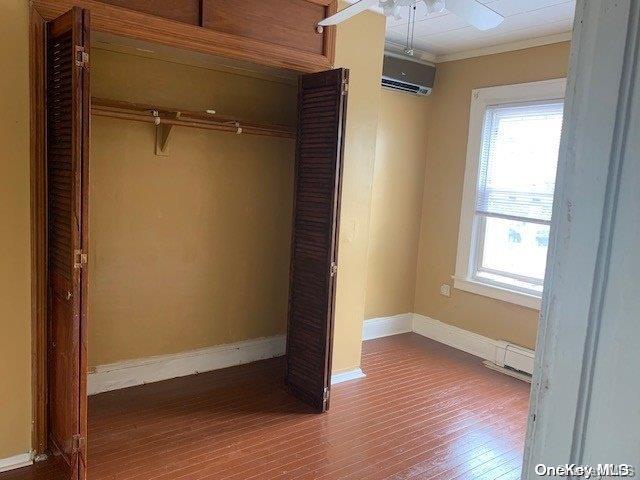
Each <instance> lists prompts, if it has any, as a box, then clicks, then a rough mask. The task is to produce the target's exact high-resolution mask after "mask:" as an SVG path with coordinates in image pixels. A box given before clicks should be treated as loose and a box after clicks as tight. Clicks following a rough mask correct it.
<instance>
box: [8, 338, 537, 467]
mask: <svg viewBox="0 0 640 480" xmlns="http://www.w3.org/2000/svg"><path fill="white" fill-rule="evenodd" d="M362 360H363V361H362V368H363V370H364V372H365V373H366V374H367V377H366V378H364V379H360V380H353V381H350V382H345V383H342V384H339V385H336V386H334V387H333V389H332V398H331V409H330V411H329V413H327V414H324V415H318V414H315V413H312V412H311V411H310V410H309V409H308V408H307V407H306V406H305V405H304V404H302V403H300V402H298V401H297V400H295V399H294V398H293V397H291V396H289V395H288V394H287V393H286V392H285V391H284V390H283V388H282V386H281V378H282V371H283V365H284V364H283V359H282V358H278V359H273V360H266V361H261V362H256V363H253V364H249V365H242V366H238V367H232V368H228V369H224V370H218V371H216V372H210V373H203V374H200V375H194V376H190V377H184V378H179V379H173V380H168V381H164V382H159V383H155V384H149V385H144V386H141V387H133V388H128V389H125V390H119V391H115V392H109V393H104V394H101V395H96V396H94V397H91V399H90V402H89V456H88V462H89V480H107V479H109V480H112V479H113V480H116V479H117V480H134V479H135V480H151V479H153V480H178V479H180V480H196V479H242V480H247V479H254V478H255V479H269V480H271V479H320V478H323V479H338V478H353V479H359V480H360V479H385V478H395V479H400V478H402V479H406V478H411V479H418V478H424V479H442V480H448V479H453V478H456V479H474V480H478V479H483V480H495V479H500V480H512V479H513V480H515V479H519V478H520V468H521V466H520V464H521V461H522V451H523V442H524V436H525V429H526V419H527V409H528V401H529V385H528V384H526V383H524V382H522V381H520V380H516V379H513V378H511V377H508V376H505V375H502V374H500V373H497V372H494V371H491V370H489V369H487V368H485V367H484V366H482V364H481V362H480V360H479V359H478V358H476V357H473V356H471V355H467V354H465V353H462V352H460V351H457V350H455V349H452V348H450V347H447V346H444V345H441V344H439V343H436V342H433V341H431V340H428V339H425V338H423V337H420V336H418V335H416V334H405V335H397V336H393V337H386V338H382V339H378V340H371V341H368V342H365V343H364V346H363V356H362ZM7 479H12V480H14V479H16V480H17V479H20V480H27V479H29V480H31V479H33V480H35V479H37V480H41V479H42V480H44V479H46V480H53V479H55V480H57V479H56V476H55V467H54V466H52V465H50V464H49V465H46V464H44V465H43V464H38V465H37V466H35V467H29V468H25V469H22V470H16V471H13V472H8V473H5V474H0V480H7Z"/></svg>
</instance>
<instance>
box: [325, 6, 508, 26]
mask: <svg viewBox="0 0 640 480" xmlns="http://www.w3.org/2000/svg"><path fill="white" fill-rule="evenodd" d="M420 2H424V3H425V5H426V6H427V11H428V12H429V13H439V12H442V11H444V10H445V9H446V10H448V11H449V12H451V13H453V14H454V15H457V16H458V17H460V18H462V19H463V20H465V21H466V22H467V23H469V24H470V25H473V26H474V27H476V28H477V29H478V30H489V29H490V28H494V27H497V26H498V25H500V23H502V21H503V20H504V17H503V16H502V15H500V14H499V13H497V12H494V11H493V10H492V9H490V8H489V7H487V6H486V5H484V4H482V3H480V2H478V1H477V0H359V1H358V2H356V3H354V4H353V5H350V6H348V7H347V8H344V9H342V10H340V11H339V12H338V13H336V14H335V15H332V16H330V17H327V18H325V19H324V20H322V21H321V22H319V23H318V26H320V27H326V26H329V25H337V24H339V23H341V22H344V21H345V20H347V19H349V18H351V17H353V16H355V15H357V14H359V13H360V12H364V11H365V10H367V9H369V8H371V7H376V6H378V7H380V8H382V11H383V12H384V14H385V15H386V16H387V17H395V18H396V19H398V20H399V19H400V9H401V8H402V7H415V6H416V5H417V4H418V3H420Z"/></svg>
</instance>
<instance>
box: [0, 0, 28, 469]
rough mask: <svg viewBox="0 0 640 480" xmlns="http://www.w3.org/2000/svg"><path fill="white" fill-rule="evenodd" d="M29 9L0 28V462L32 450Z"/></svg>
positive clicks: (12, 14)
mask: <svg viewBox="0 0 640 480" xmlns="http://www.w3.org/2000/svg"><path fill="white" fill-rule="evenodd" d="M27 29H28V3H27V2H24V1H21V0H6V1H4V2H3V3H2V22H1V25H0V43H1V44H2V45H4V47H3V48H1V49H0V65H2V69H3V73H2V75H0V108H1V109H2V112H3V114H2V116H1V117H0V217H2V219H3V222H4V223H3V227H2V235H0V272H2V274H1V276H0V332H1V333H0V459H2V458H6V457H9V456H13V455H17V454H21V453H25V452H27V451H28V450H30V448H31V358H30V355H31V297H30V295H31V293H30V292H31V290H30V288H31V287H30V281H31V280H30V278H31V275H30V273H31V265H30V244H29V228H30V227H29V71H28V69H29V63H28V62H29V56H28V35H27Z"/></svg>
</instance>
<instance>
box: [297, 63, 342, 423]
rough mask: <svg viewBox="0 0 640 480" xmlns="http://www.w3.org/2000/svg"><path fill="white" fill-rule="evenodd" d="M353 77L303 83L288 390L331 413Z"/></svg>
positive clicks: (332, 74)
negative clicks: (346, 137) (341, 215)
mask: <svg viewBox="0 0 640 480" xmlns="http://www.w3.org/2000/svg"><path fill="white" fill-rule="evenodd" d="M348 78H349V71H348V70H346V69H337V70H330V71H327V72H320V73H315V74H310V75H303V76H301V77H300V80H299V84H298V140H297V151H296V167H295V171H296V175H295V191H294V196H295V198H294V211H293V233H292V245H291V269H290V286H289V319H288V328H287V355H286V371H285V384H286V386H287V388H288V389H289V391H290V392H291V393H293V394H294V395H295V396H297V397H298V398H300V399H302V400H303V401H305V402H307V403H309V404H311V405H312V406H313V407H314V408H315V409H317V410H318V411H320V412H324V411H326V410H327V409H328V408H329V392H330V386H331V385H330V383H331V347H332V342H333V315H334V300H335V280H336V275H337V271H338V268H337V254H338V224H339V212H340V190H341V172H342V156H343V142H344V126H345V116H346V105H347V86H348Z"/></svg>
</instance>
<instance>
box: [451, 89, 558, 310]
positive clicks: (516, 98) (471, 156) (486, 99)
mask: <svg viewBox="0 0 640 480" xmlns="http://www.w3.org/2000/svg"><path fill="white" fill-rule="evenodd" d="M566 83H567V81H566V79H565V78H558V79H553V80H544V81H541V82H531V83H520V84H516V85H502V86H498V87H488V88H478V89H475V90H473V91H472V92H471V110H470V114H469V138H468V141H467V161H466V162H467V163H466V167H465V174H464V187H463V193H462V208H461V211H460V230H459V233H458V253H457V257H456V271H455V275H454V276H453V286H454V288H457V289H459V290H464V291H467V292H471V293H475V294H478V295H483V296H486V297H490V298H495V299H497V300H503V301H505V302H510V303H515V304H517V305H522V306H524V307H528V308H533V309H536V310H540V299H541V295H535V294H529V293H524V292H520V291H518V290H515V289H513V290H512V289H509V288H505V287H504V286H495V285H491V284H489V283H484V282H481V281H478V280H477V279H474V278H472V276H471V275H472V270H473V266H472V261H473V259H472V252H474V251H475V245H476V243H475V242H476V238H475V230H476V229H475V228H474V221H475V220H474V219H475V217H476V216H475V205H476V194H477V184H478V169H479V163H480V149H481V146H482V129H483V125H484V118H485V113H486V110H487V107H489V106H493V105H502V104H509V103H524V102H538V101H544V100H558V99H564V97H565V89H566Z"/></svg>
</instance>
